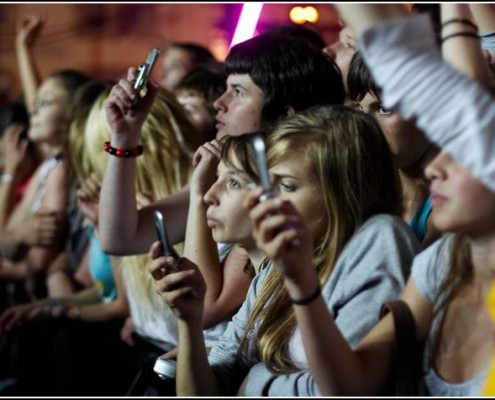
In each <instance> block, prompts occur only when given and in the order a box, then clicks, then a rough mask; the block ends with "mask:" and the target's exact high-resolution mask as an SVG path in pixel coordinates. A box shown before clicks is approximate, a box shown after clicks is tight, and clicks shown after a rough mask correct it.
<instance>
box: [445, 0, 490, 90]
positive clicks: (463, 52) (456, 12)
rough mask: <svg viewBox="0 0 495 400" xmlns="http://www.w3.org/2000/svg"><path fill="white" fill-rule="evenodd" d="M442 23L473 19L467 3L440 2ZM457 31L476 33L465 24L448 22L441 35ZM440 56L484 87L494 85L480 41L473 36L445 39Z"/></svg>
mask: <svg viewBox="0 0 495 400" xmlns="http://www.w3.org/2000/svg"><path fill="white" fill-rule="evenodd" d="M440 7H441V12H442V15H441V18H442V23H445V22H447V21H450V20H452V19H465V20H469V21H473V23H474V22H475V21H474V20H473V17H472V15H471V11H470V6H469V4H457V3H442V4H441V5H440ZM458 32H471V33H477V32H476V29H474V28H473V27H471V26H469V25H466V24H459V23H449V24H448V25H445V26H444V28H443V29H442V37H447V36H449V35H451V34H455V33H458ZM442 56H443V59H444V60H445V61H447V62H448V63H449V64H450V65H452V66H453V67H454V68H455V69H457V70H458V71H460V72H462V73H464V74H465V75H466V76H468V77H469V78H471V79H474V80H476V81H478V82H479V83H480V84H482V85H483V86H485V87H490V86H492V87H493V86H494V83H495V82H494V80H493V76H492V74H491V71H490V69H489V67H488V63H487V61H486V59H485V56H484V54H483V51H482V49H481V45H480V41H479V40H478V39H476V38H473V37H466V36H457V37H453V38H450V39H447V40H445V41H444V42H443V44H442Z"/></svg>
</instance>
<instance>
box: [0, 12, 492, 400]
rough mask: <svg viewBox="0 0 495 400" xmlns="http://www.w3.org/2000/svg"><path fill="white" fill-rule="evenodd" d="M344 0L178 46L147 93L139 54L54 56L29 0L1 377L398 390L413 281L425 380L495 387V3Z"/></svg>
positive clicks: (86, 386) (5, 209)
mask: <svg viewBox="0 0 495 400" xmlns="http://www.w3.org/2000/svg"><path fill="white" fill-rule="evenodd" d="M334 7H335V8H336V10H337V11H338V13H339V15H340V17H341V20H342V23H343V27H342V31H341V33H340V36H339V40H338V41H337V42H335V43H328V44H327V43H325V41H324V40H323V39H322V38H321V36H319V35H318V34H317V33H316V32H315V31H313V30H310V29H307V28H305V27H296V26H290V27H283V28H276V29H271V30H268V31H266V32H263V33H261V34H259V35H257V36H255V37H253V38H251V39H248V40H246V41H244V42H242V43H239V44H237V45H235V46H233V47H232V48H231V50H230V51H229V54H228V55H227V57H226V59H225V60H222V61H219V60H216V59H215V58H214V57H213V56H212V54H211V53H210V52H209V50H208V49H206V48H205V47H203V46H200V45H198V44H194V43H173V44H171V45H170V46H168V47H167V48H166V49H164V50H163V51H162V54H161V55H160V57H161V58H160V61H159V63H158V68H159V69H160V73H161V75H160V79H159V80H158V81H157V82H153V81H150V82H148V84H147V88H146V89H147V90H146V91H145V93H144V94H143V93H137V92H136V90H135V88H134V82H135V80H136V78H137V76H138V69H137V67H136V66H130V67H129V68H128V70H127V73H126V75H125V76H123V77H115V80H105V79H101V78H99V77H95V76H91V75H89V74H87V73H86V72H84V71H76V70H60V71H54V72H53V73H52V74H50V75H49V76H47V77H41V76H40V73H39V70H38V67H37V65H36V60H35V57H34V48H35V46H36V42H37V41H38V40H39V37H40V36H41V35H42V34H43V26H44V24H45V23H46V21H45V20H43V19H41V18H39V17H37V16H34V15H28V16H26V18H25V19H24V20H23V21H21V23H20V24H19V29H18V33H17V37H16V53H17V61H18V64H19V76H20V79H21V82H22V92H23V93H22V94H23V96H22V101H17V102H12V103H9V104H5V105H2V108H1V110H0V135H1V136H0V172H1V173H0V232H1V233H0V360H1V361H0V393H1V394H2V395H6V396H7V395H21V396H126V395H128V396H134V395H138V396H155V395H161V396H172V395H178V396H189V397H190V396H218V395H221V396H236V395H238V396H286V397H295V396H341V395H351V396H376V395H381V394H384V393H388V392H387V391H388V390H389V389H390V382H391V379H392V380H393V379H394V378H393V377H394V376H395V375H394V374H393V372H394V370H395V369H397V368H398V366H397V365H395V364H394V363H395V362H400V359H399V360H398V361H397V357H395V356H396V355H397V354H396V352H397V351H398V350H397V349H398V346H397V337H396V335H397V329H396V323H397V321H394V320H393V318H394V317H393V315H392V314H388V315H386V316H384V317H383V318H382V317H381V315H380V314H381V309H382V305H383V304H384V303H386V302H389V301H391V300H400V301H401V302H402V303H403V304H404V305H405V306H407V308H408V309H409V311H410V313H411V315H412V320H413V324H414V330H415V334H416V337H417V340H418V346H419V348H420V349H421V351H422V354H420V355H421V360H422V362H421V365H420V369H419V370H418V371H416V373H417V375H418V376H419V378H420V379H421V381H422V382H423V390H424V394H425V395H430V396H480V395H482V394H484V393H486V388H487V387H488V386H489V384H490V383H491V384H492V385H493V382H490V379H493V378H492V376H495V374H490V373H489V372H490V368H491V367H492V363H494V361H495V346H494V344H493V343H494V342H493V340H492V337H493V336H492V335H493V334H495V320H494V319H493V318H492V315H495V313H494V312H493V311H494V310H491V309H490V304H489V302H488V300H489V299H490V298H492V297H493V296H494V295H495V286H493V282H494V279H495V274H494V271H495V242H494V243H492V242H491V240H492V239H494V240H495V193H494V192H495V161H494V159H495V158H494V157H493V154H495V140H494V139H493V138H492V135H493V133H492V131H494V132H495V100H494V93H495V92H494V89H495V80H494V77H495V75H494V73H493V64H494V63H493V61H492V60H494V59H495V57H493V55H494V53H495V39H494V38H495V6H494V5H492V4H485V3H483V4H478V3H476V4H454V3H442V4H437V5H435V6H432V7H418V5H415V6H413V7H410V5H405V4H399V3H394V4H374V3H363V4H358V3H352V4H344V3H339V4H335V5H334ZM492 114H493V115H492ZM260 142H261V143H263V146H261V148H260V147H259V146H258V145H257V143H258V144H259V143H260ZM264 168H266V171H265V169H264ZM267 176H268V177H269V181H270V182H269V183H268V182H267ZM156 211H160V212H161V213H162V214H163V216H164V219H165V221H166V224H165V229H166V232H167V236H168V238H169V239H170V242H171V243H172V245H173V246H174V249H175V251H176V253H177V255H178V256H177V257H174V256H170V255H163V254H164V253H163V250H164V249H163V248H162V246H163V244H162V243H161V242H160V241H159V240H158V238H157V232H156V226H155V221H154V214H155V212H156ZM492 234H493V235H494V237H492ZM492 246H493V248H492ZM492 286H493V287H492ZM159 361H163V362H167V361H172V365H173V368H174V374H173V375H174V376H173V377H169V378H167V379H166V380H162V379H161V378H159V377H158V375H157V374H156V373H155V371H154V370H153V365H155V364H156V363H157V362H159Z"/></svg>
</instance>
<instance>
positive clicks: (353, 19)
mask: <svg viewBox="0 0 495 400" xmlns="http://www.w3.org/2000/svg"><path fill="white" fill-rule="evenodd" d="M335 8H336V9H337V10H338V12H339V14H340V15H341V17H342V18H343V19H344V21H345V23H346V25H348V26H350V27H351V28H352V29H353V30H354V32H356V37H359V36H360V35H361V33H362V32H364V31H365V30H366V29H368V28H371V27H372V26H375V25H376V24H378V23H380V22H384V21H388V20H393V19H398V18H404V17H407V16H409V15H410V13H409V11H408V10H407V8H406V7H405V6H404V5H403V4H387V5H386V6H383V5H382V4H372V3H360V4H350V3H348V4H344V3H337V4H335Z"/></svg>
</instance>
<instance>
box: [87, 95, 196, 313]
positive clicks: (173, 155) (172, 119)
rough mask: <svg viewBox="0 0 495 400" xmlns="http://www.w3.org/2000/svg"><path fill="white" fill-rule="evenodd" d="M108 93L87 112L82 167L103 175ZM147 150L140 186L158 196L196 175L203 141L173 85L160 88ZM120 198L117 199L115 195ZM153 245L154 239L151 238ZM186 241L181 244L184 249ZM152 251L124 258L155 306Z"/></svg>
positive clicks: (139, 162) (131, 284) (148, 124)
mask: <svg viewBox="0 0 495 400" xmlns="http://www.w3.org/2000/svg"><path fill="white" fill-rule="evenodd" d="M107 96H108V92H105V93H103V94H102V95H101V96H100V97H99V98H98V99H97V100H96V101H95V104H94V105H93V107H92V109H91V111H90V112H89V115H88V121H87V124H86V129H85V132H84V143H83V150H82V152H83V154H84V155H85V157H84V158H83V160H82V168H83V169H84V170H86V169H88V170H92V171H95V172H96V174H97V175H98V176H99V177H100V178H102V177H103V174H104V172H105V168H106V164H107V162H108V157H111V156H110V155H109V154H107V153H105V152H104V151H103V143H104V142H106V141H110V126H109V125H108V122H107V119H106V113H105V108H104V101H105V99H106V97H107ZM141 145H142V146H143V155H141V156H140V157H138V158H137V159H136V191H137V192H140V193H143V194H145V195H147V196H149V197H150V198H151V200H152V201H156V200H159V199H162V198H165V197H167V196H169V195H170V194H172V193H175V192H177V191H178V190H180V189H181V188H182V187H184V186H185V185H186V184H187V183H188V182H189V179H190V177H191V174H192V171H193V167H192V155H193V154H194V151H195V149H196V148H197V147H198V146H199V143H197V142H196V141H195V130H194V126H193V125H192V124H191V122H189V119H188V118H187V117H186V115H185V113H184V111H183V110H182V107H181V105H180V104H179V103H178V102H177V100H176V99H175V97H174V96H173V95H172V94H171V93H170V92H168V91H166V90H164V89H161V90H159V91H158V94H157V96H156V98H155V100H154V103H153V105H152V107H151V110H150V113H149V114H148V116H147V118H146V120H145V121H144V124H143V127H142V129H141ZM116 201H118V199H116ZM150 245H151V243H150ZM181 247H182V246H181V245H179V246H176V249H177V250H178V251H179V253H181V250H182V249H181ZM148 261H149V257H148V255H139V256H128V257H123V258H122V259H121V266H122V273H123V274H124V275H125V279H124V281H125V284H126V287H127V288H128V290H129V288H132V289H130V290H133V292H135V293H136V298H137V299H138V301H139V302H140V303H141V304H143V306H145V305H146V306H150V307H155V306H156V305H157V304H163V302H156V301H155V302H153V297H154V296H156V294H155V291H154V289H153V282H152V279H151V277H150V274H149V273H148V272H147V271H146V269H145V265H146V263H147V262H148Z"/></svg>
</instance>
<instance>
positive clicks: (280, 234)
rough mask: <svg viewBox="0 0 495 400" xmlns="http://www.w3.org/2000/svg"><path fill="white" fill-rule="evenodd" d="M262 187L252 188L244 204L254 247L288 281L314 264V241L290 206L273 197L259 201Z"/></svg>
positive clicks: (293, 208)
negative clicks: (247, 213) (271, 262)
mask: <svg viewBox="0 0 495 400" xmlns="http://www.w3.org/2000/svg"><path fill="white" fill-rule="evenodd" d="M262 194H263V188H261V187H257V188H256V189H253V190H252V191H251V192H250V193H249V195H248V197H247V198H246V200H245V202H244V207H245V208H246V211H248V212H249V218H250V219H251V222H252V224H253V237H254V239H255V241H256V246H257V247H258V248H259V249H260V250H261V251H263V252H264V253H265V254H266V256H267V257H268V258H270V259H271V260H273V262H274V263H275V266H276V267H277V268H280V270H281V272H282V274H283V275H284V276H285V277H288V278H290V279H293V278H297V277H298V275H299V274H300V273H304V270H305V269H306V268H307V267H308V266H310V265H312V263H313V240H312V238H311V234H310V232H309V231H308V229H307V227H306V224H305V222H304V221H303V219H302V217H301V215H300V214H299V213H298V211H297V210H296V208H295V207H294V206H293V204H292V203H291V202H289V201H286V200H282V199H281V198H280V197H274V198H272V199H268V200H266V201H264V202H261V203H260V202H259V201H258V199H259V196H261V195H262Z"/></svg>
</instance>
